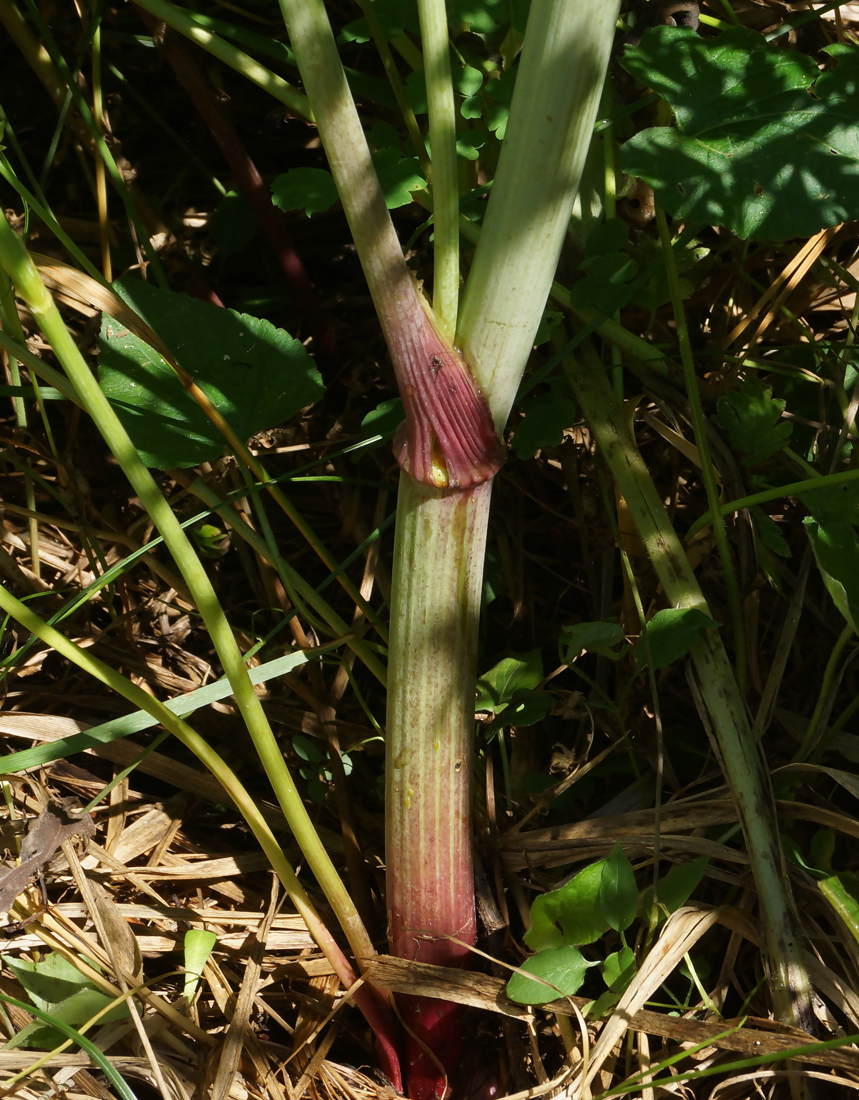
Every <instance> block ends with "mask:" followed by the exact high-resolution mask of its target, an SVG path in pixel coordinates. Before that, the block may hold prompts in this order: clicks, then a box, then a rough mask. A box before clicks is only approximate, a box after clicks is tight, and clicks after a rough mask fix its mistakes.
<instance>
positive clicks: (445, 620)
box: [385, 475, 491, 1096]
mask: <svg viewBox="0 0 859 1100" xmlns="http://www.w3.org/2000/svg"><path fill="white" fill-rule="evenodd" d="M490 485H491V483H486V484H484V485H479V486H477V487H476V488H474V489H471V490H468V491H466V492H459V493H450V492H448V493H444V492H441V491H439V490H436V489H430V488H428V487H426V486H423V485H420V484H419V483H418V482H416V481H414V480H413V479H412V478H410V477H409V476H408V475H403V476H402V477H401V478H400V489H399V496H398V499H397V528H396V541H395V544H394V573H393V579H392V587H391V608H392V617H391V646H390V661H389V667H388V682H389V691H388V728H387V763H386V769H385V772H386V786H385V803H386V821H387V829H386V845H385V846H386V851H387V854H388V875H387V886H388V921H389V935H390V940H391V949H392V952H393V954H395V955H398V956H400V957H401V958H417V959H420V960H421V961H422V962H431V963H436V964H438V965H448V966H458V965H460V964H461V963H462V962H463V961H464V959H465V957H466V955H467V954H468V951H467V949H466V948H465V947H464V946H461V945H460V944H455V943H452V942H451V941H450V940H448V939H446V938H445V937H446V936H450V935H454V936H456V937H457V939H458V940H460V941H463V943H466V944H467V943H471V942H473V940H474V934H475V914H474V878H473V871H472V860H471V812H470V800H471V737H472V730H473V728H474V684H475V681H476V679H477V632H478V625H479V618H480V596H481V580H482V573H483V552H484V546H485V542H486V526H487V519H488V512H489V497H490V491H491V490H490ZM425 937H426V938H425ZM404 1010H405V1011H406V1013H407V1018H408V1023H409V1026H410V1027H411V1028H412V1030H414V1031H415V1032H417V1034H418V1037H419V1038H420V1039H421V1040H423V1041H424V1042H426V1043H427V1045H429V1046H430V1048H431V1049H432V1050H433V1052H434V1053H435V1055H436V1057H438V1058H439V1059H440V1060H441V1061H442V1063H443V1064H444V1065H445V1068H446V1069H447V1070H448V1073H450V1072H452V1071H453V1070H454V1069H455V1068H456V1065H457V1062H458V1057H457V1048H458V1041H459V1040H460V1039H461V1025H460V1024H459V1023H458V1021H457V1020H455V1018H454V1016H453V1006H449V1005H444V1004H443V1003H441V1002H437V1001H436V1002H433V1001H425V1000H423V1001H419V1000H418V999H415V1003H413V1004H410V1005H407V1006H404ZM408 1061H409V1067H410V1072H409V1080H410V1095H411V1096H422V1095H432V1094H433V1082H434V1081H435V1079H436V1078H437V1077H438V1071H437V1069H436V1067H435V1065H433V1063H432V1062H431V1060H429V1059H427V1058H426V1057H425V1055H423V1053H422V1052H421V1051H420V1049H419V1048H418V1047H417V1046H416V1045H414V1044H412V1049H410V1050H409V1059H408Z"/></svg>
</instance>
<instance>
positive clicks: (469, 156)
mask: <svg viewBox="0 0 859 1100" xmlns="http://www.w3.org/2000/svg"><path fill="white" fill-rule="evenodd" d="M488 136H489V135H488V134H487V132H486V130H480V129H475V130H463V132H462V133H461V134H457V135H456V154H457V156H460V157H463V158H464V159H465V160H477V158H478V157H479V156H480V150H481V149H482V148H483V146H484V145H485V144H486V141H487V138H488Z"/></svg>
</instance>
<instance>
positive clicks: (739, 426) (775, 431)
mask: <svg viewBox="0 0 859 1100" xmlns="http://www.w3.org/2000/svg"><path fill="white" fill-rule="evenodd" d="M784 406H785V402H784V401H782V400H781V399H779V398H775V397H773V395H772V390H771V389H770V387H769V386H764V385H763V383H762V382H760V381H759V380H758V379H757V378H748V379H746V381H745V382H744V383H743V388H742V389H741V390H732V391H729V392H728V393H725V394H723V395H722V396H721V397H720V398H719V400H718V401H717V402H716V415H715V416H714V417H713V419H714V420H715V422H716V423H717V424H718V425H719V427H720V428H723V429H724V431H725V432H727V435H728V439H729V440H730V441H731V446H732V447H733V448H734V449H735V450H737V451H739V453H740V456H741V458H742V460H743V462H744V464H745V465H747V466H754V465H755V464H756V463H758V462H763V460H764V459H765V458H769V457H770V455H774V454H777V453H778V452H779V451H780V450H782V448H783V447H785V445H786V444H787V441H788V439H790V433H791V431H792V430H793V425H792V424H789V423H788V422H787V421H783V420H782V419H781V416H782V413H783V412H784Z"/></svg>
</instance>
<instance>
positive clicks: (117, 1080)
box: [0, 992, 137, 1100]
mask: <svg viewBox="0 0 859 1100" xmlns="http://www.w3.org/2000/svg"><path fill="white" fill-rule="evenodd" d="M0 1001H2V1003H3V1004H7V1005H14V1007H15V1008H19V1009H21V1010H22V1011H23V1012H27V1011H28V1010H29V1011H30V1012H32V1013H33V1014H34V1015H35V1016H37V1017H38V1018H39V1019H40V1020H44V1021H45V1022H46V1023H50V1017H49V1016H48V1015H47V1014H46V1013H45V1012H43V1011H42V1009H40V1008H35V1007H31V1006H30V1005H27V1004H25V1003H24V1002H23V1001H19V1000H18V999H17V998H16V997H10V996H8V994H6V993H2V992H0ZM57 1026H58V1030H59V1031H60V1032H61V1034H62V1037H63V1039H71V1040H73V1042H74V1043H75V1044H76V1045H77V1046H78V1047H80V1049H81V1050H83V1051H85V1052H86V1053H87V1054H88V1055H89V1056H90V1058H91V1059H92V1060H93V1062H94V1064H95V1065H96V1066H98V1068H99V1069H100V1070H101V1071H102V1073H103V1074H104V1075H105V1077H107V1079H108V1081H109V1082H110V1083H111V1085H112V1086H113V1089H114V1091H115V1092H116V1095H117V1096H118V1097H119V1098H120V1100H137V1098H136V1096H135V1095H134V1092H133V1091H132V1090H131V1089H130V1088H129V1086H128V1084H127V1083H126V1082H125V1080H124V1079H123V1078H122V1077H120V1075H119V1074H118V1073H117V1072H116V1070H115V1069H114V1067H113V1064H112V1062H111V1061H110V1059H109V1058H106V1057H105V1056H104V1054H102V1052H101V1051H100V1050H99V1048H98V1047H97V1046H96V1045H95V1043H93V1041H92V1040H91V1039H88V1038H87V1037H86V1035H83V1034H81V1033H80V1032H79V1031H76V1030H75V1029H74V1028H73V1027H71V1026H70V1025H69V1024H67V1023H63V1022H58V1025H57ZM6 1045H7V1047H8V1046H9V1045H10V1044H8V1043H7V1044H6ZM55 1045H56V1044H55Z"/></svg>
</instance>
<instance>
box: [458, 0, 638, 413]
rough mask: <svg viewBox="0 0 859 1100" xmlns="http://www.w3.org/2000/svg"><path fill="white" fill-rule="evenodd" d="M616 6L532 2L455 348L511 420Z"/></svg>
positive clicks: (609, 2)
mask: <svg viewBox="0 0 859 1100" xmlns="http://www.w3.org/2000/svg"><path fill="white" fill-rule="evenodd" d="M617 9H618V5H617V3H615V0H575V3H570V2H569V0H534V3H533V4H532V5H531V13H530V15H529V16H528V27H527V30H526V32H525V43H524V45H523V47H522V58H521V60H520V63H519V73H518V75H517V77H516V89H515V92H514V95H513V103H512V105H511V108H510V121H509V123H508V125H507V132H506V135H505V138H504V145H503V147H502V150H501V157H500V159H499V161H498V172H497V175H496V177H495V183H494V184H493V187H492V192H491V194H490V198H489V207H488V209H487V211H486V218H485V219H484V223H483V231H482V233H481V235H480V242H479V244H478V246H477V251H476V252H475V255H474V263H473V265H472V268H471V272H470V273H469V276H468V284H467V287H466V291H465V296H464V299H463V303H462V309H461V310H460V314H459V324H458V327H457V340H456V342H457V347H460V348H462V351H463V353H464V355H465V357H466V359H467V360H468V362H469V363H470V364H471V365H472V369H473V370H474V373H475V375H476V376H477V380H478V381H479V383H480V385H481V386H482V387H483V390H484V392H485V393H486V395H487V398H488V400H489V404H490V407H491V409H492V415H493V417H494V419H495V424H496V426H497V427H498V428H499V429H500V428H503V427H504V424H505V423H506V421H507V416H508V413H509V412H510V408H511V406H512V404H513V399H514V397H515V395H516V390H517V388H518V386H519V382H520V380H521V377H522V371H523V370H524V367H525V363H526V362H527V360H528V356H529V355H530V353H531V348H532V346H533V343H534V334H535V333H536V331H537V326H538V325H539V323H540V319H541V317H542V315H543V310H544V309H545V307H546V300H547V299H548V297H549V291H550V289H551V287H552V280H553V279H554V277H555V269H556V267H557V264H558V258H559V257H560V254H561V247H562V245H563V242H564V234H565V232H566V228H567V225H568V224H569V220H570V212H571V210H572V207H573V199H574V198H575V195H576V192H577V190H578V186H579V180H580V178H581V174H582V169H583V168H584V164H585V160H586V158H587V154H588V149H589V147H590V141H591V134H592V133H593V126H594V121H595V119H596V112H597V108H598V107H599V101H600V95H601V93H602V87H603V81H604V79H605V72H606V68H607V66H608V58H609V53H610V51H611V44H612V41H613V38H614V28H615V22H616V20H617Z"/></svg>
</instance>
